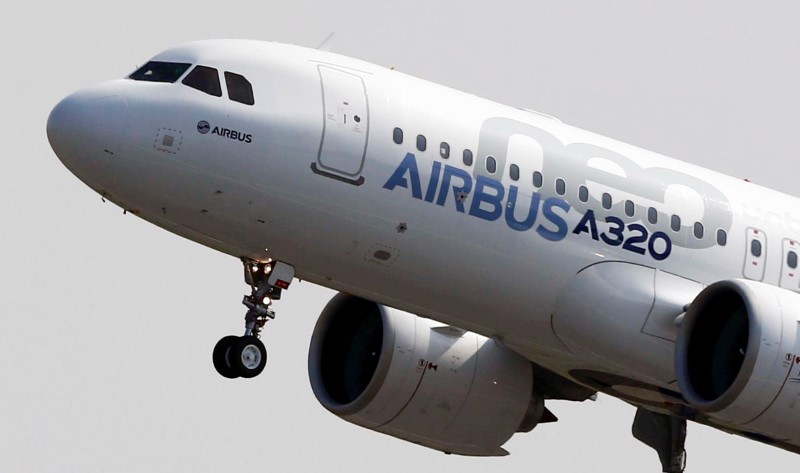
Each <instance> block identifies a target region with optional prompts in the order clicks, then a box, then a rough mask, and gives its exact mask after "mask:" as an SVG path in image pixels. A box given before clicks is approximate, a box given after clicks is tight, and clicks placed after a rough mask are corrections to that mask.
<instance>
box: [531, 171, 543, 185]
mask: <svg viewBox="0 0 800 473" xmlns="http://www.w3.org/2000/svg"><path fill="white" fill-rule="evenodd" d="M543 179H544V178H543V177H542V173H540V172H539V171H534V173H533V185H534V187H537V188H538V187H542V182H543Z"/></svg>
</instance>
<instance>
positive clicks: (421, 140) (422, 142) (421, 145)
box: [417, 135, 428, 151]
mask: <svg viewBox="0 0 800 473" xmlns="http://www.w3.org/2000/svg"><path fill="white" fill-rule="evenodd" d="M417 149H418V150H420V151H425V150H426V149H428V140H426V139H425V137H424V136H423V135H417Z"/></svg>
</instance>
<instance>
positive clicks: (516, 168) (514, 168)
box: [509, 164, 519, 181]
mask: <svg viewBox="0 0 800 473" xmlns="http://www.w3.org/2000/svg"><path fill="white" fill-rule="evenodd" d="M509 174H510V175H511V179H513V180H515V181H519V166H517V165H516V164H512V165H511V168H510V169H509Z"/></svg>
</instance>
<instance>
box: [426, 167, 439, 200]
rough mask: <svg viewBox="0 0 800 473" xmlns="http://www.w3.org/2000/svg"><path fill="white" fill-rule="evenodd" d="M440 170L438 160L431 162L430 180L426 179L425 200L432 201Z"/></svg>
mask: <svg viewBox="0 0 800 473" xmlns="http://www.w3.org/2000/svg"><path fill="white" fill-rule="evenodd" d="M441 172H442V163H440V162H439V161H434V162H433V169H431V180H430V181H428V189H427V190H426V191H425V202H433V198H434V197H436V187H437V184H439V174H441Z"/></svg>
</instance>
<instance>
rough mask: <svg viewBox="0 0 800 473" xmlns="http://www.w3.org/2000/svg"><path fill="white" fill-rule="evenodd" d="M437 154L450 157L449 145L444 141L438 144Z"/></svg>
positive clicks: (445, 157)
mask: <svg viewBox="0 0 800 473" xmlns="http://www.w3.org/2000/svg"><path fill="white" fill-rule="evenodd" d="M439 156H441V157H442V159H447V158H449V157H450V145H449V144H447V143H445V142H444V141H443V142H442V144H440V145H439Z"/></svg>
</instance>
